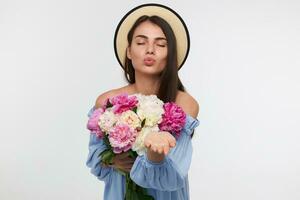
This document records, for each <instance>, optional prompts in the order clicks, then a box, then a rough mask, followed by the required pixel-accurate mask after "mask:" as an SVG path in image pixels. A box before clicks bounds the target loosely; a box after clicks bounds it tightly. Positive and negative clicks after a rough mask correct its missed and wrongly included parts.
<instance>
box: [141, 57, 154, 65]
mask: <svg viewBox="0 0 300 200" xmlns="http://www.w3.org/2000/svg"><path fill="white" fill-rule="evenodd" d="M155 61H156V60H155V59H154V58H151V57H146V58H145V59H144V64H145V65H146V66H151V65H153V64H154V63H155Z"/></svg>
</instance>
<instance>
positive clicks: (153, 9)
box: [114, 3, 190, 70]
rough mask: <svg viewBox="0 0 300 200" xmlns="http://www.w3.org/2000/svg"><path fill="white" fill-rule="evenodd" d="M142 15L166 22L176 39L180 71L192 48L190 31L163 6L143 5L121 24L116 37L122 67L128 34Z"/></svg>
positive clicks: (127, 16)
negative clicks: (159, 18)
mask: <svg viewBox="0 0 300 200" xmlns="http://www.w3.org/2000/svg"><path fill="white" fill-rule="evenodd" d="M142 15H148V16H152V15H157V16H159V17H161V18H163V19H164V20H166V21H167V22H168V23H169V24H170V26H171V27H172V30H173V32H174V34H175V37H176V43H177V61H178V66H177V67H178V70H179V69H180V68H181V67H182V66H183V64H184V62H185V60H186V58H187V56H188V53H189V48H190V38H189V33H188V29H187V27H186V25H185V23H184V21H183V20H182V18H181V17H180V16H179V15H178V14H177V13H176V12H175V11H174V10H172V9H171V8H169V7H167V6H164V5H161V4H154V3H151V4H143V5H140V6H137V7H135V8H133V9H132V10H130V11H129V12H128V13H127V14H126V15H125V16H124V17H123V18H122V19H121V21H120V22H119V24H118V26H117V29H116V31H115V36H114V49H115V55H116V57H117V60H118V62H119V64H120V65H121V67H123V68H124V61H125V56H126V53H125V52H126V48H127V46H128V42H127V34H128V32H129V30H130V28H131V27H132V26H133V24H134V22H135V21H136V20H137V19H138V18H139V17H140V16H142Z"/></svg>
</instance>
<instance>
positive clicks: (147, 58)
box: [144, 57, 155, 62]
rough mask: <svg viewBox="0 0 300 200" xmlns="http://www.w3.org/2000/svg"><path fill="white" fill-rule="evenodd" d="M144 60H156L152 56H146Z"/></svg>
mask: <svg viewBox="0 0 300 200" xmlns="http://www.w3.org/2000/svg"><path fill="white" fill-rule="evenodd" d="M144 61H149V62H150V61H151V62H155V59H154V58H151V57H146V58H145V59H144Z"/></svg>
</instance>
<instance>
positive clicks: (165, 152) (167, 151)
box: [164, 145, 170, 155]
mask: <svg viewBox="0 0 300 200" xmlns="http://www.w3.org/2000/svg"><path fill="white" fill-rule="evenodd" d="M169 150H170V148H169V147H168V146H167V145H165V146H164V154H165V155H167V154H168V153H169Z"/></svg>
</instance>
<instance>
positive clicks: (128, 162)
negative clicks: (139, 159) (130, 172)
mask: <svg viewBox="0 0 300 200" xmlns="http://www.w3.org/2000/svg"><path fill="white" fill-rule="evenodd" d="M133 163H134V160H133V159H130V160H129V159H128V160H123V161H122V162H121V164H133Z"/></svg>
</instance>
